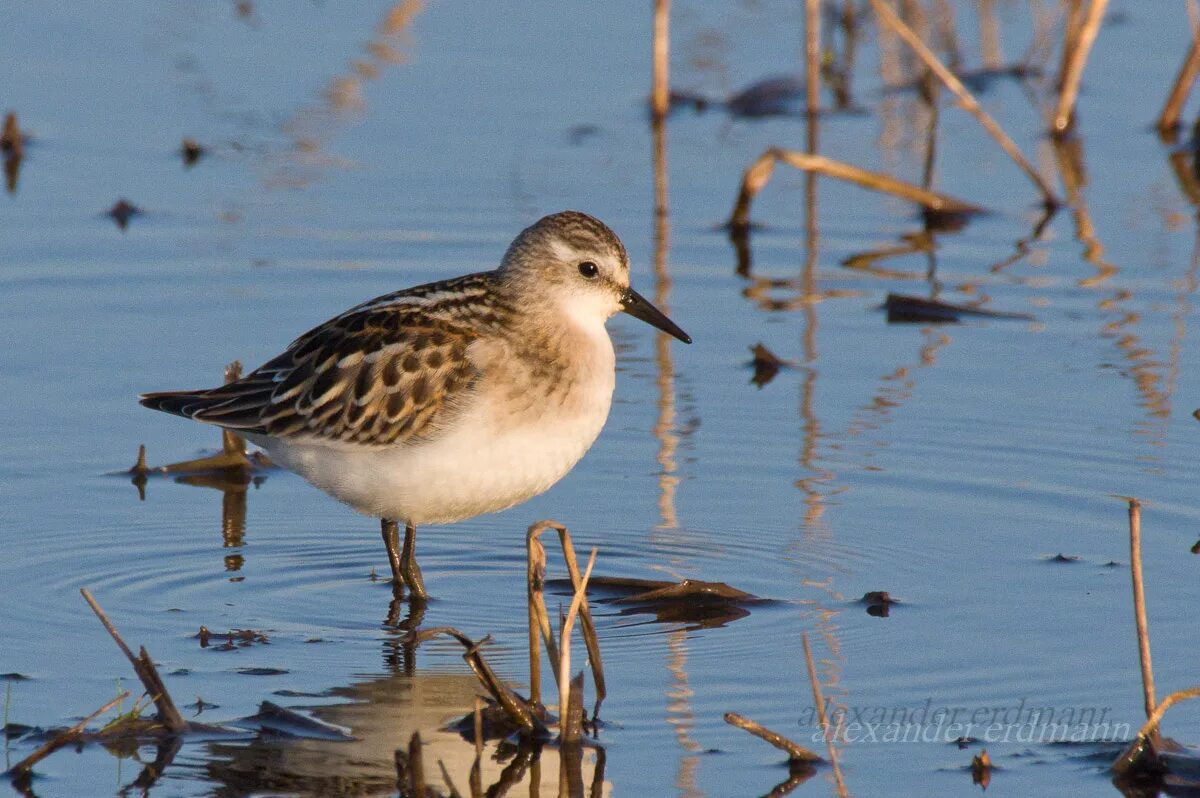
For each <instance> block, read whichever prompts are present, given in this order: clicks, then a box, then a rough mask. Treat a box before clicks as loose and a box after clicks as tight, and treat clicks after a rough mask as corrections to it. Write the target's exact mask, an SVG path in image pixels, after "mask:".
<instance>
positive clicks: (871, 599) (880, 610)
mask: <svg viewBox="0 0 1200 798" xmlns="http://www.w3.org/2000/svg"><path fill="white" fill-rule="evenodd" d="M859 603H861V604H865V605H867V615H871V616H874V617H876V618H887V617H888V616H889V615H890V614H891V608H892V605H893V604H898V603H899V602H897V601H896V599H894V598H892V596H891V594H890V593H888V592H887V591H886V590H872V591H870V592H868V593H864V594H863V597H862V598H861V599H859Z"/></svg>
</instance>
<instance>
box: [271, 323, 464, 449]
mask: <svg viewBox="0 0 1200 798" xmlns="http://www.w3.org/2000/svg"><path fill="white" fill-rule="evenodd" d="M472 340H473V336H472V335H470V334H469V333H468V332H467V331H466V329H465V328H464V327H462V326H460V325H455V324H452V323H447V322H446V321H444V320H441V319H433V318H430V317H428V316H425V315H424V314H421V313H419V312H414V311H412V310H410V309H406V308H397V307H392V308H383V309H379V310H374V311H370V310H368V311H362V312H358V313H354V314H351V315H348V316H345V317H342V318H341V319H338V320H337V321H336V322H334V323H332V324H330V325H327V326H325V327H322V328H320V329H318V330H315V331H314V332H313V333H312V334H310V336H308V337H307V338H306V339H303V340H301V341H297V343H296V344H295V345H294V346H293V347H291V348H290V349H289V351H288V352H287V353H285V354H284V357H285V358H287V360H286V361H285V362H284V363H278V362H277V361H278V360H279V359H278V358H277V359H276V361H272V362H271V363H268V364H267V365H265V366H263V368H262V369H261V370H263V371H266V370H267V369H268V368H269V369H271V370H272V371H273V372H274V374H272V377H271V379H272V380H273V381H274V382H275V387H274V389H273V390H272V392H271V397H270V402H269V404H268V405H267V406H266V407H265V408H263V410H262V413H261V416H260V418H261V424H262V427H263V429H265V431H266V433H267V434H269V435H272V436H274V437H279V438H291V437H315V438H323V439H328V440H338V441H345V442H351V443H362V444H367V445H386V444H394V443H401V442H405V441H410V440H419V439H425V438H429V437H432V436H433V435H435V434H436V433H437V432H438V430H440V429H442V428H443V427H444V426H445V425H446V424H447V423H448V422H449V421H450V419H451V418H453V417H454V416H455V415H456V413H457V411H458V410H459V408H461V406H462V404H463V402H464V400H465V399H466V398H467V397H468V396H469V394H470V393H471V391H472V389H473V387H474V384H475V381H476V379H477V377H478V372H477V370H476V368H475V366H474V365H473V364H472V363H471V361H470V360H469V359H468V358H467V347H468V346H469V345H470V343H471V341H472Z"/></svg>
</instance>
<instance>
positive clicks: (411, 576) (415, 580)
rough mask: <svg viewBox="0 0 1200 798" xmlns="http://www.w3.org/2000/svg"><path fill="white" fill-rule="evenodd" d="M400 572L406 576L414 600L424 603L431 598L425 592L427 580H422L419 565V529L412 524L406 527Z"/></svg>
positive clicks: (406, 582)
mask: <svg viewBox="0 0 1200 798" xmlns="http://www.w3.org/2000/svg"><path fill="white" fill-rule="evenodd" d="M400 572H401V573H403V574H404V582H405V584H407V585H408V589H409V591H410V592H411V593H412V597H413V598H414V599H418V600H420V601H424V600H425V599H427V598H429V594H428V593H427V592H425V580H424V579H422V578H421V566H419V565H417V528H416V527H415V526H413V525H412V524H405V525H404V551H403V553H402V554H401V555H400Z"/></svg>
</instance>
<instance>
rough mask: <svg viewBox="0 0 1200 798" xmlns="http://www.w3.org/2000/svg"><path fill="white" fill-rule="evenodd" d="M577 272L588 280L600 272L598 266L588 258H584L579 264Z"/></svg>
mask: <svg viewBox="0 0 1200 798" xmlns="http://www.w3.org/2000/svg"><path fill="white" fill-rule="evenodd" d="M579 273H580V274H582V275H583V276H584V277H586V278H588V279H589V280H594V279H595V278H596V275H598V274H600V267H599V266H597V265H596V264H594V263H592V262H591V261H590V260H585V261H584V262H583V263H581V264H579Z"/></svg>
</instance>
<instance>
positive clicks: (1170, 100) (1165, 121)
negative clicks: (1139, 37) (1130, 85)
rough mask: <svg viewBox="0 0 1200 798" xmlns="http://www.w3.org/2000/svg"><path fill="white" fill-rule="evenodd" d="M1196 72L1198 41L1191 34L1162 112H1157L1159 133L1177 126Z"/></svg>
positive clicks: (1199, 62)
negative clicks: (1185, 52) (1181, 63)
mask: <svg viewBox="0 0 1200 798" xmlns="http://www.w3.org/2000/svg"><path fill="white" fill-rule="evenodd" d="M1198 74H1200V43H1197V41H1196V38H1195V37H1194V36H1193V37H1192V40H1191V41H1190V42H1189V43H1188V51H1187V55H1186V56H1184V59H1183V65H1182V66H1181V67H1180V68H1179V75H1178V77H1176V78H1175V85H1174V86H1172V87H1171V93H1170V94H1168V95H1167V102H1166V104H1165V105H1164V106H1163V109H1162V113H1161V114H1159V117H1158V132H1159V133H1161V134H1163V135H1169V134H1171V133H1174V132H1175V131H1176V130H1177V129H1178V128H1179V115H1180V113H1181V112H1182V111H1183V104H1184V103H1185V102H1187V98H1188V94H1189V93H1190V92H1191V90H1192V84H1194V83H1195V82H1196V75H1198Z"/></svg>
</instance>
